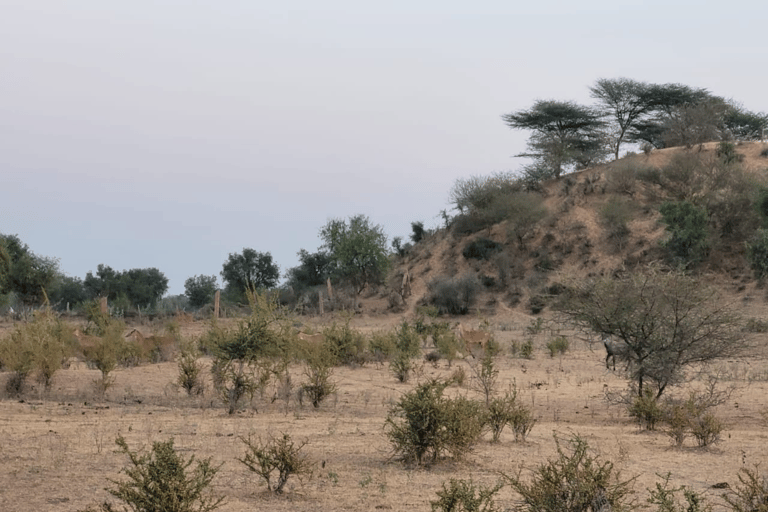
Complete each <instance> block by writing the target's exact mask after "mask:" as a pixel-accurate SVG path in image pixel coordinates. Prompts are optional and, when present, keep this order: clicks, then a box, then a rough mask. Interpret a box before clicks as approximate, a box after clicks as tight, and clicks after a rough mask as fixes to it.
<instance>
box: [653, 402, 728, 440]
mask: <svg viewBox="0 0 768 512" xmlns="http://www.w3.org/2000/svg"><path fill="white" fill-rule="evenodd" d="M713 405H714V404H713V402H712V401H711V396H710V395H701V394H698V393H695V392H694V393H691V394H690V395H689V396H688V398H687V399H686V400H684V401H682V400H669V401H668V402H667V403H666V404H665V406H664V408H663V421H664V423H665V430H664V432H665V433H666V434H667V435H668V436H669V437H671V438H672V439H673V441H674V442H675V445H676V446H678V447H680V446H682V445H683V443H684V442H685V438H686V437H687V436H689V435H690V436H693V438H694V439H696V444H697V445H698V446H700V447H706V446H709V445H711V444H715V443H717V442H718V441H720V434H721V433H722V431H723V430H724V429H725V425H724V424H723V422H722V421H720V420H719V419H718V418H717V417H716V416H715V415H714V414H713V413H712V411H711V407H712V406H713Z"/></svg>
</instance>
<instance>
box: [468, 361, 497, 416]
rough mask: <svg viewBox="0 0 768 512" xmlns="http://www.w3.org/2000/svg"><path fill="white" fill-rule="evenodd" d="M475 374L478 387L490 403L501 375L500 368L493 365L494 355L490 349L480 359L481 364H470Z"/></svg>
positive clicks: (487, 402)
mask: <svg viewBox="0 0 768 512" xmlns="http://www.w3.org/2000/svg"><path fill="white" fill-rule="evenodd" d="M470 367H471V368H472V372H473V373H474V374H475V382H476V385H475V387H476V389H477V391H479V392H480V393H481V394H482V395H483V397H484V398H485V403H486V405H490V403H491V397H492V396H493V394H494V392H495V388H496V379H497V378H498V376H499V370H497V369H496V368H495V367H494V365H493V357H492V356H491V354H490V353H488V351H486V354H485V355H484V356H483V358H482V359H481V360H480V364H475V365H471V366H470Z"/></svg>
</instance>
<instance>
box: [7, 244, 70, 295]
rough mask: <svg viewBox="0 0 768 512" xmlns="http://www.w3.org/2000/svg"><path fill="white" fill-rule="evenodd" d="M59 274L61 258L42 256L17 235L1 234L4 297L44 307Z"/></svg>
mask: <svg viewBox="0 0 768 512" xmlns="http://www.w3.org/2000/svg"><path fill="white" fill-rule="evenodd" d="M58 275H59V262H58V260H57V259H55V258H47V257H45V256H38V255H37V254H35V253H34V252H32V250H31V249H30V248H29V246H28V245H27V244H25V243H24V242H22V241H21V239H20V238H19V237H18V236H17V235H3V234H0V295H6V294H8V293H15V294H16V295H17V296H18V298H19V300H20V301H21V302H23V303H24V304H27V305H32V304H40V303H42V302H43V301H44V300H45V297H46V294H47V293H48V290H49V288H50V287H51V285H52V284H53V282H54V281H55V279H56V278H57V276H58Z"/></svg>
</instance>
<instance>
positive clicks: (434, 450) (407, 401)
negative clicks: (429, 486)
mask: <svg viewBox="0 0 768 512" xmlns="http://www.w3.org/2000/svg"><path fill="white" fill-rule="evenodd" d="M447 385H448V383H447V382H442V381H439V380H436V379H430V380H428V381H427V382H425V383H422V384H420V385H418V386H417V387H416V388H415V389H414V390H412V391H410V392H408V393H406V394H404V395H403V396H402V397H401V398H400V401H399V402H398V403H397V404H395V405H394V406H393V407H392V409H391V410H390V412H389V415H388V416H387V419H386V423H385V429H386V435H387V437H388V438H389V441H390V443H392V447H393V455H394V456H397V457H399V458H400V459H401V460H403V461H405V462H415V463H416V464H418V465H427V464H432V463H434V462H436V461H437V459H438V458H439V457H440V456H442V455H444V454H446V453H450V454H451V455H452V456H453V457H454V458H456V459H458V458H461V456H462V455H464V454H465V453H466V452H467V451H469V450H470V449H471V448H472V446H473V445H474V444H475V443H476V442H477V440H478V439H479V437H480V434H481V433H482V421H481V420H482V417H481V416H482V415H481V414H480V412H481V409H480V405H479V404H478V403H477V402H473V401H471V400H467V399H466V398H463V397H459V398H456V399H449V398H446V397H444V396H443V390H444V389H445V388H446V386H447Z"/></svg>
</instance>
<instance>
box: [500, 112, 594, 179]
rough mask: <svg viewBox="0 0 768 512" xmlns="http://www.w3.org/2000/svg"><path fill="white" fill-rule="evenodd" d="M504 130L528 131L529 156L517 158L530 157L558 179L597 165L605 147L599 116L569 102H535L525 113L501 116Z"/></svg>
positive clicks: (524, 154)
mask: <svg viewBox="0 0 768 512" xmlns="http://www.w3.org/2000/svg"><path fill="white" fill-rule="evenodd" d="M501 118H502V120H503V121H504V123H505V124H507V126H509V127H510V128H514V129H520V130H532V131H533V134H532V135H531V138H530V139H529V140H528V149H529V150H530V152H528V153H522V154H520V155H517V156H527V157H533V158H534V159H535V160H536V165H537V166H538V167H542V168H545V169H547V170H548V171H549V172H550V173H551V175H552V176H554V177H555V178H559V177H560V175H561V174H562V173H563V171H564V170H565V169H566V168H567V167H569V166H573V167H575V168H577V169H581V168H584V167H587V166H588V165H590V164H591V163H594V162H597V161H599V160H600V159H601V158H602V157H603V155H604V149H605V144H604V140H603V134H602V132H601V129H602V127H603V121H602V120H601V119H600V114H599V113H598V112H597V111H595V110H594V109H592V108H590V107H584V106H581V105H578V104H576V103H574V102H571V101H554V100H547V101H544V100H539V101H537V102H536V103H534V104H533V106H532V107H531V108H530V109H528V110H519V111H517V112H512V113H510V114H504V115H502V116H501Z"/></svg>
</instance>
